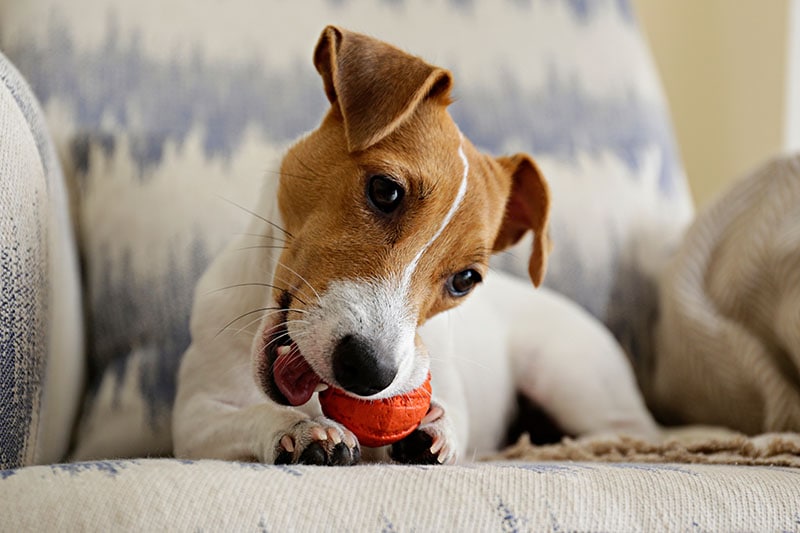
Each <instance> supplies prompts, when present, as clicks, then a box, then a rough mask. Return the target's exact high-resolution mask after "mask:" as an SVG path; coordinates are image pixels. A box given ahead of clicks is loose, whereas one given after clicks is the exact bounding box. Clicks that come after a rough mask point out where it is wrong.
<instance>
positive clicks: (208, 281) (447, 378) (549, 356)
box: [173, 148, 657, 462]
mask: <svg viewBox="0 0 800 533" xmlns="http://www.w3.org/2000/svg"><path fill="white" fill-rule="evenodd" d="M459 155H460V157H461V158H462V160H463V161H464V173H463V176H462V183H461V186H460V188H459V192H458V194H457V196H456V198H455V199H454V201H453V204H452V205H451V208H450V211H449V213H448V214H447V216H446V217H445V219H444V220H443V221H442V223H441V225H440V227H439V229H438V230H437V232H436V233H435V234H434V235H433V237H432V238H431V240H430V241H429V242H428V243H427V244H426V245H425V247H423V249H422V250H421V251H420V252H419V254H418V257H417V259H415V261H412V262H411V263H410V264H409V265H408V266H407V267H405V269H404V274H403V277H404V278H408V281H407V282H406V283H411V282H412V280H411V274H412V273H413V271H414V268H415V267H416V265H415V264H416V262H417V261H418V260H419V259H418V258H419V257H421V255H422V254H423V253H424V252H425V250H427V249H428V248H429V247H430V246H433V245H434V243H435V241H436V239H437V238H438V237H439V236H440V235H441V234H442V233H443V232H444V231H446V230H447V226H448V223H449V221H450V219H451V218H452V216H453V214H454V213H455V212H456V211H457V209H458V207H459V206H460V205H461V202H462V200H463V198H464V196H465V195H466V194H467V186H466V181H467V179H466V178H467V174H468V172H469V166H468V164H467V162H466V157H464V152H463V148H459ZM270 183H272V182H270ZM275 193H276V191H275V189H274V186H271V185H270V184H267V185H266V188H265V190H264V192H263V194H262V198H263V203H262V205H261V206H260V207H259V208H258V210H257V212H258V213H259V214H260V215H263V216H264V218H266V219H268V220H272V221H274V222H276V223H278V224H280V213H279V210H278V209H277V205H276V200H275V199H276V196H277V195H276V194H275ZM475 194H480V192H475ZM250 232H251V233H260V234H262V235H265V236H266V237H267V238H269V237H270V236H271V237H280V234H278V233H277V230H276V229H275V228H274V227H273V226H269V225H266V224H264V223H262V222H260V221H254V222H253V224H252V226H251V228H250ZM246 239H247V237H245V236H242V237H240V238H239V239H238V240H237V241H234V242H233V243H231V244H230V245H229V246H228V247H227V248H226V249H225V250H224V251H223V253H222V254H220V255H219V256H218V257H217V259H216V260H215V261H214V262H213V263H212V264H211V266H210V268H209V270H208V271H207V272H206V273H205V274H204V275H203V277H202V279H201V280H200V282H199V284H198V287H197V289H196V298H195V305H194V309H193V312H192V320H191V333H192V344H191V346H190V347H189V349H188V351H187V352H186V354H185V355H184V359H183V361H182V364H181V369H180V375H179V378H178V394H177V398H176V401H175V409H174V412H173V439H174V451H175V454H176V455H177V456H179V457H194V458H219V459H253V458H254V459H256V460H259V461H264V462H273V461H274V460H275V459H276V457H277V456H278V454H279V453H280V452H281V450H282V448H281V446H280V444H279V443H281V442H285V440H282V439H285V438H286V437H287V436H289V437H290V442H291V443H293V448H294V454H295V455H294V459H295V460H296V459H297V458H298V455H299V453H300V452H301V451H302V449H303V448H304V447H305V446H307V445H308V444H309V443H310V442H312V441H315V440H316V441H317V442H319V440H318V439H319V438H320V437H321V436H324V441H322V442H323V443H324V444H325V445H326V446H329V447H330V446H332V444H334V443H336V442H339V441H341V440H342V439H347V438H352V435H351V434H349V432H348V431H347V430H346V429H344V428H343V427H342V426H340V425H339V424H337V423H335V422H333V421H330V420H327V419H325V418H324V417H321V411H320V406H319V402H318V401H317V400H316V397H314V398H312V400H311V401H309V402H308V403H307V404H306V405H304V406H302V407H284V406H280V405H277V404H275V403H274V402H272V401H271V400H269V399H268V398H266V397H265V395H264V394H263V393H262V392H261V390H260V389H259V387H258V386H257V384H256V382H255V380H254V377H253V376H254V371H253V364H254V358H253V357H252V356H251V354H252V353H254V352H257V351H258V348H259V343H261V342H262V341H261V333H262V332H263V330H264V328H265V327H266V326H265V324H269V323H271V322H270V321H271V320H274V318H272V317H271V315H270V313H272V312H271V311H264V312H263V315H264V316H263V318H262V315H261V314H258V313H255V314H251V315H246V314H247V313H248V312H250V311H252V310H254V309H258V308H261V307H274V305H275V302H273V301H272V298H271V297H269V296H267V295H269V294H271V293H270V291H269V290H268V289H264V290H263V291H262V290H258V289H257V288H253V287H240V288H234V289H229V290H220V289H221V288H223V287H228V286H231V285H235V284H241V283H249V282H257V281H261V282H263V281H265V280H270V281H271V280H272V278H273V275H274V271H275V266H276V264H277V256H275V255H272V253H271V252H272V251H271V250H269V249H263V250H260V251H259V252H257V253H253V254H242V253H241V252H240V250H239V249H241V248H243V247H244V245H245V244H246ZM385 274H386V273H382V272H376V273H375V276H374V278H375V279H387V277H391V276H385ZM403 281H405V280H403ZM400 288H401V287H396V285H395V284H393V283H391V282H388V281H386V282H376V283H368V282H353V281H342V280H333V281H332V282H331V283H330V284H329V289H328V290H327V291H326V292H325V293H324V294H321V295H320V298H319V303H318V306H317V307H316V308H315V309H312V310H311V311H310V312H309V314H308V316H306V317H305V318H304V320H308V321H310V322H312V323H313V324H314V325H315V327H317V328H319V330H317V333H316V334H315V337H314V338H311V337H310V336H304V335H303V334H302V331H301V330H302V327H301V326H300V325H299V323H298V324H296V325H290V333H291V336H292V337H293V338H294V339H295V342H296V343H297V344H298V345H299V347H300V348H301V351H302V353H303V354H304V356H305V357H306V358H307V359H308V361H309V363H310V364H311V365H312V367H313V368H314V369H315V370H316V371H317V372H318V373H319V374H320V375H321V376H322V377H323V378H330V377H331V376H329V373H330V372H331V370H330V362H329V361H328V360H327V357H328V356H327V355H326V353H330V345H331V343H332V342H334V341H335V339H337V338H340V336H341V334H342V333H343V332H345V331H346V332H349V333H352V332H353V329H354V328H355V329H358V328H361V330H359V331H360V332H362V333H364V334H370V335H372V336H373V338H374V336H375V335H376V334H377V335H378V336H379V337H380V338H382V341H383V342H384V343H385V345H386V346H394V347H395V349H394V350H389V353H392V354H393V355H392V357H394V358H396V360H397V362H398V364H399V368H400V370H399V372H398V376H397V377H396V378H395V381H394V382H393V383H392V385H391V386H390V387H389V389H387V391H385V392H386V395H387V396H388V395H392V394H394V393H396V392H399V391H404V390H408V387H409V385H411V384H413V385H414V386H416V384H418V383H420V382H421V381H422V377H423V376H424V373H425V372H426V371H427V362H428V358H427V357H425V355H426V354H423V353H417V351H416V348H415V345H414V335H415V331H414V324H415V323H416V317H415V316H414V315H413V314H412V313H411V311H410V310H409V306H408V303H407V297H406V295H405V291H402V290H398V289H400ZM240 315H245V317H243V318H242V319H241V320H238V321H236V322H234V323H233V324H231V325H230V326H229V327H228V328H226V329H225V330H224V331H220V330H221V328H222V327H223V326H224V325H225V324H228V323H229V322H230V321H231V320H233V319H234V318H235V317H237V316H240ZM359 324H360V325H359ZM320 332H322V334H320ZM376 332H377V333H376ZM419 334H420V336H421V337H422V339H423V341H424V342H425V345H426V346H427V349H428V351H429V352H430V354H431V356H430V359H429V363H430V370H431V374H432V376H433V381H432V384H433V392H434V395H433V400H432V406H433V407H434V408H436V409H439V410H441V411H436V412H441V413H442V414H441V415H440V416H436V417H434V418H433V419H432V420H428V421H426V423H425V424H423V425H422V426H420V428H421V429H424V430H425V431H426V432H428V433H429V434H430V435H432V436H433V437H434V443H435V444H434V447H437V448H438V447H439V446H441V449H440V450H439V451H438V458H439V460H440V461H441V462H452V461H454V460H456V458H461V459H467V460H469V459H471V458H473V457H475V456H477V455H480V454H483V453H486V452H490V451H492V450H494V449H496V448H497V447H498V446H499V445H500V444H501V439H502V437H503V435H504V433H505V428H506V425H507V423H508V421H509V419H510V417H511V415H512V413H513V408H514V405H515V403H514V395H515V390H519V391H522V392H523V393H524V394H526V395H527V396H529V397H530V398H531V399H533V400H534V401H536V402H537V403H538V404H539V405H540V406H541V407H542V408H543V409H544V410H545V411H546V412H547V413H548V414H549V415H550V416H551V417H552V418H554V419H555V420H556V422H558V423H559V424H560V425H561V427H562V428H563V429H565V430H567V431H569V432H571V433H574V434H586V433H597V432H606V431H626V432H629V433H636V434H641V435H647V436H652V435H654V434H655V433H656V431H657V429H656V426H655V424H654V422H653V420H652V419H651V417H650V415H649V413H648V412H647V410H646V409H645V407H644V403H643V401H642V398H641V395H640V393H639V391H638V390H637V389H636V385H635V380H634V378H633V374H632V371H631V369H630V367H629V365H628V362H627V360H626V358H625V355H624V354H623V353H622V351H621V350H620V348H619V347H618V346H617V344H616V342H615V341H614V339H613V338H612V337H611V336H610V335H609V333H608V332H607V331H606V330H605V329H604V328H603V327H602V326H600V325H599V324H598V323H597V322H596V321H595V320H594V319H592V318H591V317H590V316H589V315H588V314H587V313H586V312H584V311H583V310H582V309H580V308H579V307H578V306H577V305H575V304H573V303H571V302H568V301H567V300H566V299H564V298H562V297H560V296H558V295H556V294H553V293H551V292H548V291H547V290H543V289H539V290H538V291H535V290H534V288H533V286H532V285H531V284H530V283H529V282H528V281H527V280H526V281H523V280H518V279H512V278H510V277H508V276H506V275H504V274H501V273H498V272H492V273H491V274H490V275H489V276H487V279H486V282H485V284H484V286H483V287H479V288H478V289H476V290H475V294H474V295H472V296H471V297H470V298H469V299H468V300H467V301H466V302H465V303H464V304H463V305H461V306H459V307H457V308H455V309H454V310H452V311H449V312H447V313H442V314H440V315H438V316H436V317H434V318H433V319H431V320H430V321H429V322H428V323H427V324H426V325H425V326H424V327H422V328H420V331H419ZM328 449H329V448H328ZM375 456H376V457H378V458H381V457H384V456H383V455H382V454H380V453H378V454H376V455H375Z"/></svg>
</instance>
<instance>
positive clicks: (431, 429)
mask: <svg viewBox="0 0 800 533" xmlns="http://www.w3.org/2000/svg"><path fill="white" fill-rule="evenodd" d="M452 439H453V432H452V427H451V425H450V421H449V419H448V418H447V417H446V416H445V411H444V409H443V408H442V407H441V406H439V405H436V404H433V405H431V408H430V409H429V410H428V413H427V414H426V415H425V417H424V418H423V419H422V422H420V425H419V427H418V428H417V429H415V430H414V432H413V433H411V434H410V435H409V436H408V437H406V438H404V439H403V440H401V441H400V442H396V443H394V444H393V445H392V449H391V451H390V452H389V455H390V457H391V458H392V459H393V460H395V461H397V462H399V463H411V464H432V465H435V464H452V463H454V462H455V460H456V454H455V453H454V451H453V450H454V449H455V448H454V447H453V444H452Z"/></svg>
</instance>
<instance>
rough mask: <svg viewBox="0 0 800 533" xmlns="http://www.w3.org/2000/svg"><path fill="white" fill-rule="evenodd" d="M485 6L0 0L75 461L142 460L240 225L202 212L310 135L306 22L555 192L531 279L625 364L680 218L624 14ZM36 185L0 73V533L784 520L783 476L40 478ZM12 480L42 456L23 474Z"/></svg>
mask: <svg viewBox="0 0 800 533" xmlns="http://www.w3.org/2000/svg"><path fill="white" fill-rule="evenodd" d="M498 4H499V3H495V2H493V3H490V2H488V1H487V2H480V1H478V0H475V1H463V0H462V1H455V0H450V1H439V2H423V1H422V0H392V1H388V0H384V1H382V2H366V0H349V1H348V2H342V1H341V0H316V3H315V4H314V5H313V6H311V7H309V5H308V3H303V7H302V8H301V7H297V5H298V4H297V3H294V4H290V3H288V2H280V3H279V2H274V3H268V2H263V3H259V4H250V3H246V2H244V0H241V1H238V0H232V1H230V2H225V3H204V4H202V6H203V8H202V9H201V8H200V7H199V6H198V4H197V3H195V2H192V1H190V0H174V1H172V2H161V1H160V0H139V1H138V2H123V1H121V0H106V1H100V0H98V1H94V0H73V2H70V3H69V4H68V5H67V4H63V3H60V2H57V1H56V0H28V1H26V2H16V1H13V0H0V49H2V50H3V51H4V52H6V53H8V54H9V55H10V56H11V57H12V58H13V60H14V61H15V62H16V63H17V64H18V65H19V66H20V68H21V70H22V72H23V73H24V74H25V76H26V77H27V78H28V80H30V81H31V83H32V86H33V88H34V90H35V92H36V94H37V95H38V97H39V98H40V100H41V101H42V102H43V104H44V108H45V110H46V116H47V122H48V127H49V129H50V132H51V134H52V135H53V137H54V138H55V141H56V143H55V144H56V147H57V149H58V152H59V155H60V156H61V162H62V164H63V168H64V169H65V170H66V178H67V179H66V182H67V183H70V184H72V185H73V186H74V190H73V191H72V192H73V193H74V194H75V196H76V199H77V202H78V206H79V209H78V210H77V213H76V218H77V220H78V222H79V224H80V226H79V227H80V230H79V231H80V237H81V243H82V246H83V248H82V250H81V252H82V258H83V259H84V263H83V268H84V277H83V281H84V282H85V291H86V294H85V297H86V302H87V304H88V307H89V308H88V310H87V315H88V318H89V322H88V324H87V326H88V327H87V330H88V332H89V342H88V346H87V348H88V350H87V351H88V355H89V363H90V365H89V366H90V371H91V376H90V387H89V389H90V392H89V394H88V397H87V398H86V402H85V405H86V409H85V412H84V414H83V419H82V424H81V426H80V431H79V434H78V439H77V440H78V450H77V454H78V455H81V454H83V455H95V456H99V455H125V454H128V455H145V454H154V453H158V452H160V451H168V450H169V438H168V434H169V432H168V430H167V429H168V425H169V407H170V404H171V401H172V395H173V394H174V385H175V384H174V370H175V367H176V365H177V364H178V361H179V358H180V354H181V352H182V351H183V348H184V347H185V345H186V343H187V342H188V339H187V337H186V320H187V318H188V316H187V315H188V306H189V302H190V298H191V290H192V286H193V283H194V280H195V278H196V277H197V276H198V275H199V273H200V271H201V270H202V269H203V268H204V266H205V264H206V262H207V261H208V258H209V257H210V256H211V255H212V254H213V253H214V252H215V251H216V250H217V249H218V248H219V247H220V246H221V244H222V243H223V242H224V241H225V240H226V239H227V238H228V237H229V236H230V234H231V233H232V232H235V231H238V230H237V228H239V227H241V226H242V225H243V224H244V222H245V219H246V216H247V215H246V214H243V213H242V212H241V211H239V210H237V209H232V208H230V206H229V204H227V203H225V202H223V201H220V196H221V197H224V198H229V199H232V200H234V201H236V202H239V203H241V204H243V205H250V204H251V201H250V200H251V199H252V195H253V193H252V191H253V190H254V187H256V186H257V183H258V181H259V180H261V179H270V176H271V175H272V174H271V171H272V170H274V169H275V167H274V165H275V164H276V163H275V162H276V161H277V158H278V157H279V154H280V151H281V148H282V147H283V146H284V145H285V144H286V143H287V142H289V141H290V139H291V138H292V137H293V136H294V135H297V134H298V133H300V132H302V131H303V130H304V129H307V128H311V127H313V126H314V124H315V122H316V120H317V119H318V116H319V113H320V112H321V110H322V107H323V105H324V103H323V96H322V92H321V90H320V87H319V82H318V80H317V79H316V77H315V75H314V74H313V72H312V71H311V67H310V62H309V59H308V56H309V55H310V49H311V47H312V46H313V43H314V39H315V37H316V34H317V32H319V30H320V29H321V28H322V26H323V25H324V24H325V23H329V22H337V23H341V24H344V25H347V26H350V27H352V28H353V29H357V30H361V31H368V32H371V33H374V34H377V35H381V36H383V37H386V38H387V39H389V40H392V41H393V42H396V43H398V44H400V45H403V46H406V47H407V48H409V49H411V50H412V51H415V52H418V53H421V54H423V55H425V56H426V57H427V58H428V59H429V60H430V61H432V62H435V63H439V64H442V65H446V66H448V67H452V68H453V70H454V71H455V74H456V80H457V93H458V95H459V96H460V101H459V102H458V103H457V104H455V105H454V106H453V111H454V114H455V115H456V117H457V119H458V120H459V121H460V123H461V126H462V129H464V130H465V132H466V133H467V134H468V135H470V136H471V137H472V138H473V139H475V140H476V142H479V143H480V144H482V145H483V146H484V147H487V148H489V149H491V150H495V151H498V152H500V151H516V150H527V151H531V152H533V153H534V155H536V156H537V158H538V159H539V161H540V163H541V166H542V167H543V169H544V171H545V172H546V174H547V175H548V177H549V178H550V181H551V183H552V185H553V189H554V192H555V194H556V198H555V209H556V214H555V227H554V230H553V233H554V240H555V241H556V242H557V243H558V248H557V251H556V255H555V257H554V261H553V268H552V270H551V275H550V276H549V278H548V283H549V284H550V285H551V286H553V287H555V288H557V289H558V290H561V291H562V292H565V293H567V294H569V295H571V296H573V297H574V298H576V299H577V301H579V302H581V303H582V304H583V305H584V306H585V307H586V308H588V309H590V310H591V311H592V312H593V313H594V314H595V315H596V316H598V317H600V318H602V319H603V320H605V322H606V323H607V324H609V325H610V326H611V327H612V328H613V330H614V331H615V333H616V334H617V336H618V338H619V339H620V340H622V341H623V342H624V344H625V346H626V347H627V348H628V349H629V351H630V353H631V354H632V355H633V356H634V361H636V362H642V361H643V360H644V361H646V359H647V358H648V357H649V356H650V354H649V348H648V344H649V338H648V336H647V335H646V334H644V332H645V331H646V330H647V329H648V328H649V326H650V322H651V321H652V314H653V312H654V309H655V308H654V303H655V302H654V300H653V290H652V284H653V278H652V276H653V275H654V274H655V273H656V272H657V271H658V268H657V267H658V266H659V265H660V262H661V258H662V257H663V256H664V255H665V254H668V253H669V251H670V249H671V248H672V247H673V245H674V243H675V240H676V238H677V235H678V234H679V233H680V231H681V230H682V228H683V226H684V225H685V222H686V221H687V220H688V218H689V217H690V215H691V206H690V204H689V201H688V196H687V194H686V190H685V184H684V182H683V176H682V172H681V169H680V165H679V164H678V162H677V161H676V159H675V150H674V147H673V144H672V141H671V135H670V133H669V127H668V123H667V121H666V119H665V111H664V107H663V103H662V99H661V95H660V91H659V89H658V84H657V82H656V80H655V77H654V75H653V72H652V68H651V66H650V63H649V58H648V57H647V54H646V51H645V50H644V47H643V46H642V43H641V38H640V37H639V35H638V31H637V29H636V26H635V24H634V22H633V19H632V15H631V12H630V7H629V5H628V3H627V2H626V1H625V0H597V1H593V2H586V1H579V0H531V1H524V0H522V1H520V0H513V1H512V0H506V1H504V2H502V9H498V8H497V5H498ZM278 15H280V16H278ZM175 20H180V24H176V23H175V22H174V21H175ZM487 40H490V41H491V42H490V44H491V46H488V45H486V41H487ZM276 42H278V43H282V46H275V43H276ZM599 65H602V68H600V67H599ZM61 168H62V167H60V166H59V164H58V162H57V160H56V158H55V156H54V151H53V148H52V147H51V145H50V143H49V140H48V137H47V135H46V133H45V128H44V126H43V121H42V119H41V117H40V111H39V108H38V106H37V104H36V103H35V101H34V99H33V97H32V96H31V94H30V92H29V90H28V88H27V86H26V85H25V84H24V83H23V82H22V81H21V78H20V76H19V75H18V73H17V72H16V70H14V68H13V67H11V66H10V65H9V63H8V62H7V61H6V59H5V57H3V56H2V55H0V517H2V519H1V520H0V524H2V526H1V527H0V529H3V530H9V531H39V530H50V529H55V530H75V529H79V530H120V529H122V530H137V531H139V530H169V531H182V530H186V531H197V530H206V529H211V530H245V529H255V530H261V531H266V530H301V529H306V530H309V529H323V528H327V529H332V530H350V531H361V530H369V531H375V530H382V531H408V530H417V531H431V530H483V531H490V530H509V531H520V530H535V531H539V530H547V529H550V530H587V531H620V530H683V531H685V530H689V529H692V530H694V529H702V530H752V531H756V530H783V531H790V530H796V529H797V528H798V524H800V514H798V511H797V501H800V488H799V487H800V483H798V475H800V474H798V471H797V470H796V469H791V468H780V467H770V468H767V467H747V468H742V467H730V466H689V465H668V464H667V465H641V464H631V463H623V464H584V463H515V464H471V465H465V466H458V467H452V468H450V467H438V468H432V467H413V466H392V465H371V466H358V467H353V468H347V469H345V468H341V469H336V468H334V469H331V468H324V467H278V466H267V465H260V464H245V463H236V462H216V461H180V460H175V459H133V460H115V461H100V462H72V463H57V461H59V460H62V459H63V458H64V455H65V452H66V450H67V446H68V443H69V440H70V435H71V428H72V427H73V422H74V421H75V419H76V411H77V407H78V405H79V403H80V402H81V400H82V392H83V388H82V378H83V376H82V369H83V368H84V364H85V360H84V358H83V354H84V349H83V346H82V344H81V342H82V332H83V330H84V328H83V323H82V317H83V311H82V309H81V305H80V298H79V292H78V291H79V287H80V280H79V277H78V274H77V268H76V266H77V264H76V263H77V261H76V254H75V239H74V236H73V235H72V233H71V225H70V218H69V210H68V205H67V194H66V191H65V190H64V189H65V187H64V183H65V179H64V176H63V175H62V174H61ZM523 258H524V253H520V254H519V255H514V254H505V255H503V256H501V257H500V258H499V263H500V264H501V266H503V267H504V268H508V269H510V270H524V267H522V265H521V263H523V262H524V259H523ZM518 263H519V264H518ZM164 435H167V437H166V438H164ZM32 463H49V464H46V465H44V466H25V465H30V464H32ZM20 467H22V468H20Z"/></svg>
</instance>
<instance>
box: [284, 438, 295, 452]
mask: <svg viewBox="0 0 800 533" xmlns="http://www.w3.org/2000/svg"><path fill="white" fill-rule="evenodd" d="M281 447H283V449H284V450H285V451H287V452H289V453H292V452H293V451H294V441H293V440H292V437H290V436H289V435H284V436H283V437H281Z"/></svg>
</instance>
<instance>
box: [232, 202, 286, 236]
mask: <svg viewBox="0 0 800 533" xmlns="http://www.w3.org/2000/svg"><path fill="white" fill-rule="evenodd" d="M217 196H218V197H219V198H220V199H221V200H224V201H226V202H228V203H229V204H231V205H233V206H236V207H238V208H239V209H241V210H242V211H244V212H245V213H249V214H251V215H253V216H254V217H256V218H257V219H259V220H261V221H263V222H265V223H267V224H269V225H270V226H272V227H273V228H275V229H277V230H278V231H282V232H283V233H285V234H286V235H287V236H288V237H289V238H290V239H293V238H294V235H292V234H291V233H289V232H288V231H286V230H285V229H283V228H282V227H280V226H279V225H277V224H275V223H274V222H272V221H269V220H267V219H266V218H264V217H263V216H261V215H259V214H258V213H256V212H254V211H251V210H250V209H247V208H246V207H244V206H243V205H240V204H237V203H236V202H234V201H233V200H229V199H228V198H225V197H224V196H220V195H217Z"/></svg>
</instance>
